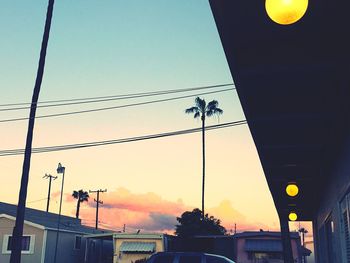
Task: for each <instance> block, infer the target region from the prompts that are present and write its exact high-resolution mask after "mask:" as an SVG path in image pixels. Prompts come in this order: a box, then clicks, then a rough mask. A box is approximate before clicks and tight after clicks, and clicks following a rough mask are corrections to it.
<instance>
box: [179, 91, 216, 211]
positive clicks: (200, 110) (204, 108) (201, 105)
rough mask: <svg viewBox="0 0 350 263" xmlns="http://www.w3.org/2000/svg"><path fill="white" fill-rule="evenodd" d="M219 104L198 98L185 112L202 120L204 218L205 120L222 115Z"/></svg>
mask: <svg viewBox="0 0 350 263" xmlns="http://www.w3.org/2000/svg"><path fill="white" fill-rule="evenodd" d="M218 106H219V102H218V101H216V100H212V101H211V102H209V103H208V104H207V103H206V102H205V100H204V99H201V98H199V97H197V98H196V99H195V106H193V107H191V108H188V109H186V110H185V112H186V113H188V114H190V113H194V115H193V117H194V118H195V119H196V118H199V117H200V118H201V120H202V157H203V159H202V161H203V167H202V168H203V177H202V212H203V214H202V216H203V218H204V188H205V118H206V117H212V116H214V115H217V116H218V115H220V114H222V113H223V110H222V109H220V108H219V107H218Z"/></svg>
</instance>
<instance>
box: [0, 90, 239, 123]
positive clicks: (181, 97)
mask: <svg viewBox="0 0 350 263" xmlns="http://www.w3.org/2000/svg"><path fill="white" fill-rule="evenodd" d="M232 90H233V89H232V88H229V89H223V90H219V91H209V92H202V93H197V94H191V95H184V96H178V97H172V98H165V99H158V100H151V101H145V102H137V103H130V104H124V105H118V106H111V107H102V108H94V109H87V110H80V111H70V112H62V113H54V114H47V115H39V116H36V117H35V118H36V119H42V118H52V117H59V116H67V115H76V114H83V113H91V112H98V111H106V110H114V109H121V108H128V107H135V106H141V105H147V104H153V103H160V102H166V101H172V100H179V99H185V98H191V97H194V96H200V95H208V94H214V93H220V92H226V91H232ZM28 119H29V118H28V117H20V118H11V119H2V120H0V123H5V122H16V121H24V120H28Z"/></svg>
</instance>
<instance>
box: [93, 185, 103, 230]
mask: <svg viewBox="0 0 350 263" xmlns="http://www.w3.org/2000/svg"><path fill="white" fill-rule="evenodd" d="M105 192H107V189H105V190H102V189H99V190H95V191H91V190H89V193H96V195H97V196H96V198H97V199H95V198H94V201H95V202H96V225H95V228H96V229H97V228H98V207H99V204H101V205H102V204H103V201H100V193H105Z"/></svg>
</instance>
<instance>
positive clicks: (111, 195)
mask: <svg viewBox="0 0 350 263" xmlns="http://www.w3.org/2000/svg"><path fill="white" fill-rule="evenodd" d="M100 197H101V200H103V205H101V206H100V210H99V224H100V226H101V227H102V228H109V229H113V230H117V231H118V230H122V229H123V226H124V224H125V225H126V230H127V231H130V232H132V231H136V230H138V229H140V230H142V231H144V232H167V233H173V232H174V231H175V225H176V224H177V220H176V217H178V216H180V215H181V214H182V213H184V212H185V211H191V210H192V209H193V208H194V207H191V206H189V205H186V204H184V203H183V201H182V200H181V199H179V200H177V201H169V200H165V199H164V198H162V197H161V196H159V195H157V194H155V193H142V194H136V193H132V192H131V191H129V190H127V189H125V188H118V189H116V190H115V191H112V192H107V193H103V194H101V195H100ZM93 198H94V197H93V196H90V200H89V202H88V203H87V205H86V204H84V205H82V206H81V210H80V218H82V219H83V223H84V224H87V225H94V224H95V213H96V210H95V209H96V208H95V207H96V203H95V202H94V201H93ZM66 201H67V202H70V203H71V204H72V205H73V202H74V203H75V200H74V199H73V198H72V197H71V196H70V195H69V196H68V194H66ZM72 207H74V206H72ZM207 211H208V212H209V215H213V216H214V217H216V218H219V219H220V220H221V222H222V225H223V226H225V228H226V229H227V230H228V231H230V230H233V229H234V227H235V223H236V226H237V230H238V231H244V230H259V229H260V228H262V229H264V230H267V229H269V228H268V227H267V225H266V224H262V223H259V222H252V221H249V220H247V218H246V217H245V216H244V215H243V214H242V213H240V212H239V211H237V210H236V209H235V208H234V207H233V205H232V203H231V201H229V200H223V201H222V202H221V203H220V204H219V205H218V206H216V207H212V208H208V210H207ZM71 214H72V215H74V214H75V208H74V209H72V211H71ZM270 230H271V228H270Z"/></svg>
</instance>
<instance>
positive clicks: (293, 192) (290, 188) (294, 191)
mask: <svg viewBox="0 0 350 263" xmlns="http://www.w3.org/2000/svg"><path fill="white" fill-rule="evenodd" d="M286 193H287V195H288V196H290V197H295V196H297V195H298V193H299V187H298V186H297V184H296V183H288V185H287V187H286Z"/></svg>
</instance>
